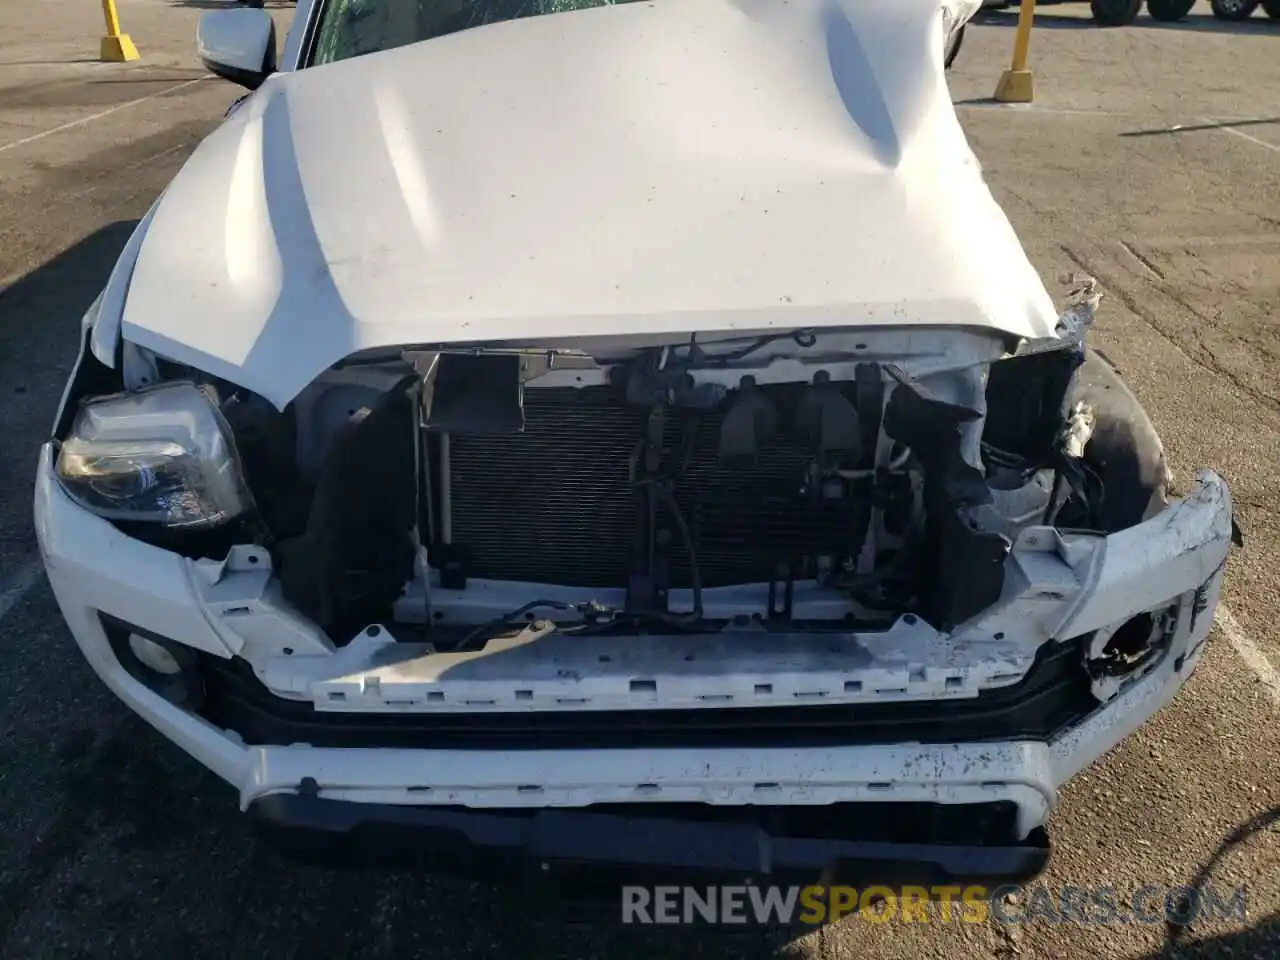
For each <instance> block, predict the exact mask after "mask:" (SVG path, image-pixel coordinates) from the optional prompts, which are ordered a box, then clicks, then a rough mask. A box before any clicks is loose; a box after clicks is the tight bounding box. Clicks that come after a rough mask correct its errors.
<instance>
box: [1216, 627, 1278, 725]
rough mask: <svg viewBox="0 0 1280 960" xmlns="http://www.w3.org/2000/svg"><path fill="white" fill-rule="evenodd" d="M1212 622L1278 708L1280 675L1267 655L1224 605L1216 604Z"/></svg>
mask: <svg viewBox="0 0 1280 960" xmlns="http://www.w3.org/2000/svg"><path fill="white" fill-rule="evenodd" d="M1213 620H1214V622H1215V623H1216V624H1217V625H1218V629H1219V630H1221V631H1222V635H1223V636H1224V637H1226V638H1227V643H1229V644H1231V646H1232V647H1233V648H1234V649H1235V651H1236V653H1238V654H1239V655H1240V659H1241V660H1243V661H1244V663H1245V666H1247V667H1248V668H1249V669H1250V670H1252V671H1253V672H1254V673H1255V674H1256V675H1257V677H1258V679H1259V680H1261V681H1262V689H1263V690H1264V691H1265V692H1266V693H1267V694H1268V695H1270V697H1271V699H1272V700H1273V701H1275V704H1276V706H1278V707H1280V673H1278V672H1277V671H1276V668H1275V667H1274V666H1272V664H1271V661H1270V660H1269V659H1267V655H1266V654H1265V653H1263V652H1262V651H1261V650H1259V649H1258V646H1257V644H1255V643H1254V642H1253V641H1252V640H1250V639H1249V635H1248V634H1247V633H1245V632H1244V630H1243V629H1242V628H1241V626H1240V623H1239V621H1237V620H1236V618H1235V615H1234V614H1232V612H1231V611H1230V610H1229V609H1228V608H1227V605H1226V604H1225V603H1220V604H1218V612H1217V614H1215V615H1214V618H1213Z"/></svg>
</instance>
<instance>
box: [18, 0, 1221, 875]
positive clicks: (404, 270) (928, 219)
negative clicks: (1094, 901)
mask: <svg viewBox="0 0 1280 960" xmlns="http://www.w3.org/2000/svg"><path fill="white" fill-rule="evenodd" d="M975 6H976V4H975V3H973V2H966V3H959V4H954V3H943V2H939V0H856V2H855V0H790V2H789V3H785V4H782V3H776V2H772V0H656V2H643V3H609V4H606V3H601V2H590V0H578V2H566V0H561V2H551V0H547V2H544V3H529V2H521V3H515V2H510V3H508V2H504V0H480V2H469V3H463V2H456V0H455V2H444V0H441V2H434V3H433V2H423V3H417V4H412V3H402V2H399V0H314V2H312V0H301V2H300V3H299V5H298V11H297V17H296V20H295V21H294V24H293V27H292V29H291V31H290V33H289V36H288V38H287V41H286V42H285V45H284V50H283V54H282V55H281V56H280V57H279V58H278V62H277V55H276V47H275V36H274V28H273V26H272V21H271V19H270V18H269V17H268V15H267V14H265V13H263V12H261V11H258V10H252V9H230V10H221V11H215V12H210V13H207V14H206V15H205V17H204V19H203V21H202V23H201V27H200V38H199V40H200V49H201V52H202V56H203V57H204V59H205V61H206V62H207V64H208V66H209V67H210V68H211V69H212V70H214V71H215V72H217V73H220V74H222V75H224V76H227V77H231V78H234V79H235V80H237V81H239V82H241V83H243V84H244V85H246V86H247V87H249V88H250V89H253V90H254V92H253V93H252V94H251V95H250V96H249V97H248V99H247V100H246V101H245V102H244V103H243V105H242V106H241V107H240V108H239V109H237V110H236V111H235V112H234V114H233V115H232V116H231V117H230V118H229V119H227V120H226V121H225V122H224V123H222V124H221V125H220V126H219V127H218V128H217V129H216V130H215V131H214V132H213V133H212V134H211V135H210V136H209V137H208V138H207V139H206V140H205V141H204V142H203V143H202V144H201V145H200V146H199V148H198V149H197V150H196V151H195V153H194V154H193V155H192V156H191V158H190V159H189V160H188V161H187V163H186V165H185V166H184V167H183V169H182V170H181V172H180V173H179V174H178V175H177V177H176V178H175V179H174V181H173V182H172V183H171V184H170V185H169V187H168V188H167V189H166V191H165V192H164V194H163V196H162V197H161V198H160V199H159V200H158V201H157V202H156V204H155V206H154V207H153V208H152V209H151V211H150V212H149V213H148V214H147V215H146V217H145V218H144V219H143V221H142V222H141V223H140V224H139V226H138V228H137V231H136V232H135V234H134V235H133V237H132V238H131V239H130V241H129V243H128V245H127V247H126V249H125V250H124V252H123V254H122V255H121V257H120V260H119V263H118V265H117V266H116V268H115V271H114V272H113V274H112V276H111V278H110V281H109V282H108V284H107V286H106V288H105V290H104V291H103V292H102V294H101V296H100V297H99V298H98V299H97V301H96V302H95V303H94V305H93V306H92V308H91V309H90V311H89V314H88V315H87V316H86V318H85V322H84V327H83V346H82V350H81V354H80V358H79V361H78V363H77V365H76V368H75V372H74V374H73V375H72V377H71V379H70V381H69V383H68V384H67V388H66V393H65V397H64V400H63V403H62V407H61V410H60V412H59V414H58V417H57V422H56V425H55V427H54V430H53V435H52V437H51V438H50V440H49V442H48V443H47V444H46V445H45V446H44V448H43V450H42V452H41V456H40V464H39V474H38V479H37V489H36V502H35V510H36V521H37V528H38V532H39V538H40V544H41V549H42V552H43V556H44V560H45V564H46V568H47V570H48V575H49V580H50V582H51V584H52V586H53V589H54V592H55V594H56V596H57V600H58V603H59V605H60V606H61V609H62V612H63V614H64V616H65V618H66V621H67V623H68V625H69V626H70V628H71V632H72V633H73V635H74V636H75V639H76V642H77V643H78V644H79V645H80V647H81V649H82V650H83V652H84V655H85V657H86V658H87V659H88V661H89V663H90V664H91V665H92V667H93V668H94V670H95V671H97V673H98V675H99V676H100V677H101V678H102V680H103V681H104V682H106V683H107V684H108V685H109V686H110V687H111V689H112V690H114V691H115V693H116V694H117V695H118V696H119V697H120V698H121V699H122V700H123V701H124V702H125V703H126V704H128V705H129V707H130V708H132V709H133V710H135V711H136V712H137V713H138V714H139V715H141V716H142V717H143V718H144V719H146V721H147V722H149V723H150V724H152V725H153V726H154V727H155V728H156V729H157V730H159V731H160V732H161V733H162V734H164V735H165V736H166V737H168V738H169V739H170V740H172V741H173V742H174V743H175V744H177V745H178V746H179V747H180V748H181V749H182V750H184V751H186V752H187V753H189V754H190V755H192V756H193V757H195V758H196V759H197V760H198V761H199V762H201V763H203V764H204V765H206V766H207V767H209V768H210V769H211V770H213V771H214V772H215V773H217V774H218V775H219V776H220V777H222V778H223V779H225V780H226V781H227V782H228V783H229V784H231V785H232V786H233V787H234V788H235V789H236V790H237V791H238V793H239V798H240V802H241V804H242V806H243V807H244V808H245V809H246V810H248V811H249V812H250V813H251V814H252V815H253V817H254V820H255V822H256V823H257V824H258V825H259V826H260V827H261V828H262V830H263V834H264V836H266V837H269V838H270V839H271V840H272V841H273V842H275V843H277V844H278V845H280V846H281V847H282V848H284V849H287V850H290V851H292V852H294V853H298V854H303V853H307V852H310V853H312V854H321V853H323V854H330V853H338V854H343V855H349V856H352V857H357V858H360V857H371V856H380V855H382V854H388V855H396V856H414V857H424V858H428V862H430V863H441V864H442V865H444V866H458V864H457V863H451V862H445V861H448V857H449V855H451V854H457V853H462V854H465V863H466V865H467V866H468V868H470V867H474V866H476V865H477V864H479V863H481V862H483V861H485V860H486V855H489V854H492V855H494V856H493V858H492V859H493V860H495V861H496V862H497V863H498V864H509V863H510V860H509V857H510V856H511V855H512V854H517V855H523V856H526V857H528V858H530V859H531V860H532V861H533V862H534V863H536V864H537V865H539V866H540V869H538V870H535V871H534V873H535V874H536V875H537V876H539V877H544V878H545V877H552V878H554V877H556V876H559V875H560V874H561V873H562V872H563V871H569V870H571V868H573V867H576V866H580V865H581V864H582V863H583V862H584V861H586V862H590V863H593V864H594V865H596V866H599V867H602V868H603V867H611V868H614V869H616V870H617V871H619V872H620V875H622V876H628V877H634V876H635V875H636V874H637V872H639V871H641V870H643V869H645V868H648V867H660V868H670V867H673V866H679V867H682V868H687V869H690V870H694V871H699V872H706V873H712V874H714V873H724V874H730V875H732V876H734V877H736V878H738V882H740V880H741V878H742V877H744V876H758V877H762V878H763V877H771V878H774V879H775V880H776V879H780V878H784V877H792V878H803V879H804V880H806V881H809V880H815V879H816V878H817V877H818V876H819V874H820V873H822V874H823V875H824V876H826V877H827V878H828V879H830V880H839V879H850V880H855V881H856V880H860V879H866V878H867V877H868V876H870V878H872V879H875V880H877V881H881V882H883V881H885V880H886V879H887V878H889V877H893V878H897V879H899V880H904V881H907V882H912V881H914V882H926V883H927V882H930V881H932V882H942V881H944V880H945V881H949V882H977V883H987V884H991V885H994V884H995V883H997V882H999V881H1002V880H1019V879H1025V878H1027V877H1029V876H1031V875H1033V874H1034V873H1036V872H1037V871H1038V870H1039V869H1040V868H1041V867H1042V866H1043V864H1044V863H1045V859H1046V857H1047V855H1048V838H1047V835H1046V833H1045V830H1044V824H1045V822H1046V820H1047V818H1048V817H1049V814H1050V811H1051V810H1052V809H1053V807H1054V805H1055V803H1056V802H1057V797H1058V793H1059V790H1060V789H1061V787H1062V785H1063V784H1064V783H1065V782H1066V781H1067V780H1068V779H1069V778H1071V777H1072V776H1073V775H1075V774H1076V773H1078V772H1079V771H1081V770H1082V769H1084V768H1085V767H1087V766H1089V765H1090V764H1092V763H1093V762H1094V761H1095V760H1096V759H1097V758H1098V757H1099V756H1100V755H1102V754H1103V753H1104V752H1105V751H1107V750H1108V749H1110V748H1111V747H1113V746H1115V745H1116V744H1117V743H1119V742H1120V741H1121V740H1122V739H1124V738H1125V737H1126V736H1127V735H1128V734H1130V733H1131V732H1132V731H1133V730H1134V729H1136V728H1137V727H1138V726H1139V725H1140V724H1141V723H1143V722H1144V721H1145V720H1146V719H1147V718H1148V717H1150V716H1151V715H1152V714H1153V713H1155V712H1156V711H1157V710H1159V709H1160V708H1161V707H1162V706H1163V705H1164V704H1165V703H1167V702H1168V701H1169V700H1170V698H1172V697H1173V695H1174V694H1175V693H1176V692H1177V690H1178V689H1179V688H1180V687H1181V686H1182V684H1183V683H1184V682H1185V680H1186V679H1187V677H1188V676H1189V674H1190V673H1191V671H1192V670H1193V669H1194V667H1195V665H1196V663H1197V662H1198V660H1199V659H1200V656H1201V653H1202V651H1203V649H1204V642H1205V639H1206V637H1207V636H1208V634H1209V629H1210V624H1211V621H1212V618H1213V612H1214V608H1215V606H1216V605H1217V602H1218V596H1219V590H1220V588H1221V584H1222V577H1223V569H1224V565H1225V562H1226V558H1227V554H1228V550H1229V548H1230V544H1231V541H1232V537H1233V524H1232V512H1231V500H1230V496H1229V494H1228V491H1227V487H1226V484H1225V483H1224V482H1223V480H1222V479H1221V478H1220V477H1219V476H1217V475H1216V474H1215V473H1213V472H1211V471H1204V472H1202V473H1200V474H1199V475H1198V476H1197V477H1196V478H1195V479H1194V480H1192V481H1190V482H1188V483H1187V484H1186V485H1185V490H1184V495H1183V496H1182V497H1181V498H1180V499H1178V498H1173V497H1171V496H1170V490H1169V477H1168V471H1167V469H1166V466H1165V461H1164V455H1163V451H1162V448H1161V446H1160V442H1159V440H1158V438H1157V437H1156V435H1155V432H1154V431H1153V429H1152V427H1151V423H1150V421H1149V420H1148V419H1147V417H1146V416H1145V415H1144V414H1143V412H1142V410H1141V408H1140V407H1139V406H1138V404H1137V402H1136V401H1135V400H1134V398H1133V397H1132V395H1131V394H1130V393H1129V392H1128V391H1127V390H1126V389H1125V387H1124V385H1123V384H1122V383H1121V381H1120V380H1119V379H1118V377H1117V376H1116V374H1115V372H1114V371H1113V370H1112V369H1111V368H1110V367H1109V366H1108V365H1107V364H1106V363H1105V362H1103V361H1102V360H1101V359H1100V358H1099V357H1098V356H1096V355H1095V354H1093V353H1092V352H1091V351H1089V350H1088V349H1087V348H1086V345H1085V337H1086V334H1087V331H1088V329H1089V326H1090V323H1091V322H1092V318H1093V312H1094V309H1095V307H1096V306H1097V302H1098V298H1097V294H1096V291H1095V290H1094V289H1093V287H1092V285H1091V283H1089V282H1087V281H1084V282H1082V283H1081V284H1080V286H1079V288H1078V289H1076V290H1075V291H1073V293H1072V295H1071V296H1070V297H1068V298H1067V300H1066V305H1065V307H1064V308H1063V309H1062V310H1059V309H1057V308H1055V305H1054V303H1053V301H1052V300H1051V298H1050V296H1049V294H1048V292H1047V291H1046V289H1045V287H1044V285H1043V284H1042V283H1041V281H1040V279H1039V277H1038V276H1037V274H1036V272H1035V270H1034V268H1033V267H1032V265H1031V263H1030V262H1029V261H1028V259H1027V257H1026V255H1025V253H1024V252H1023V250H1022V248H1021V246H1020V245H1019V243H1018V240H1017V237H1016V236H1015V234H1014V232H1013V229H1012V228H1011V226H1010V224H1009V221H1008V220H1007V219H1006V217H1005V215H1004V213H1003V212H1002V211H1001V209H1000V208H999V206H997V204H996V202H995V200H994V199H993V198H992V196H991V193H990V192H989V190H988V188H987V186H986V184H985V182H984V180H983V175H982V170H981V168H980V166H979V164H978V161H977V159H976V158H975V156H974V154H973V152H972V151H971V149H970V147H969V145H968V143H967V141H966V139H965V135H964V132H963V131H962V129H961V126H960V124H959V122H958V120H957V117H956V113H955V111H954V109H953V108H952V104H951V101H950V98H949V96H948V91H947V85H946V81H945V79H944V69H943V62H944V49H945V44H946V38H947V36H948V33H949V31H951V30H953V29H954V28H956V27H958V26H960V25H962V24H963V22H964V20H965V19H966V18H967V16H968V15H969V14H971V13H972V11H973V8H974V7H975ZM516 14H519V16H516ZM533 14H539V15H533ZM440 858H443V860H442V859H440ZM854 864H856V865H858V867H857V870H855V871H854V873H853V874H852V875H850V874H848V873H847V872H846V868H849V867H850V865H854ZM824 871H825V873H824ZM858 871H861V873H859V872H858ZM664 876H669V874H664Z"/></svg>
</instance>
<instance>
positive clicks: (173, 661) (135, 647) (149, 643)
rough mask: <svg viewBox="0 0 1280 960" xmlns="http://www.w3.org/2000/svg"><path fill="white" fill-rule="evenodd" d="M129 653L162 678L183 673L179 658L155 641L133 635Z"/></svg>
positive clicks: (131, 635) (130, 636) (130, 637)
mask: <svg viewBox="0 0 1280 960" xmlns="http://www.w3.org/2000/svg"><path fill="white" fill-rule="evenodd" d="M129 651H130V652H131V653H132V654H133V655H134V656H135V657H137V658H138V661H139V662H140V663H141V664H142V665H143V666H144V667H146V668H147V669H148V670H154V671H155V672H156V673H158V674H161V675H162V676H167V677H171V676H174V675H175V674H178V673H181V672H182V665H181V664H180V663H178V660H177V658H176V657H175V656H174V655H173V654H172V653H170V652H169V651H168V650H166V649H165V648H164V647H162V646H161V645H160V644H158V643H156V642H155V641H154V640H148V639H147V638H146V637H140V636H138V635H137V634H136V633H131V634H129Z"/></svg>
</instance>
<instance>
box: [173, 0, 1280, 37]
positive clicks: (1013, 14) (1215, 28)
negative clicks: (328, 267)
mask: <svg viewBox="0 0 1280 960" xmlns="http://www.w3.org/2000/svg"><path fill="white" fill-rule="evenodd" d="M196 2H205V0H196ZM1070 6H1072V7H1081V8H1084V5H1083V4H1070ZM1085 12H1086V13H1087V12H1088V11H1087V9H1086V10H1085ZM973 20H974V23H980V24H984V25H986V26H991V27H1015V26H1017V25H1018V10H1017V7H1016V6H1014V7H1011V8H1009V9H1008V10H988V11H987V12H986V13H979V14H978V15H977V16H975V17H974V18H973ZM1136 29H1148V30H1151V29H1154V30H1191V31H1196V32H1200V33H1255V34H1277V35H1280V21H1277V20H1271V19H1269V18H1268V17H1266V16H1264V15H1263V14H1262V13H1261V11H1259V12H1258V13H1257V14H1256V15H1255V16H1253V17H1252V18H1251V19H1249V20H1240V21H1231V20H1219V19H1218V18H1217V17H1215V16H1213V15H1212V14H1200V13H1192V14H1188V15H1187V16H1185V17H1183V18H1182V19H1181V20H1178V21H1177V22H1175V23H1164V22H1162V21H1160V20H1153V19H1152V18H1151V17H1150V16H1148V15H1146V14H1145V13H1144V14H1140V15H1139V16H1138V19H1137V20H1135V21H1134V22H1133V23H1132V24H1131V25H1129V26H1128V27H1100V26H1098V24H1096V23H1094V22H1093V19H1092V18H1091V17H1089V16H1083V17H1080V16H1071V15H1069V14H1067V15H1063V14H1059V13H1046V12H1044V11H1042V10H1040V9H1039V5H1037V8H1036V23H1035V28H1034V30H1136ZM1034 30H1033V33H1032V35H1033V36H1034Z"/></svg>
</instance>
